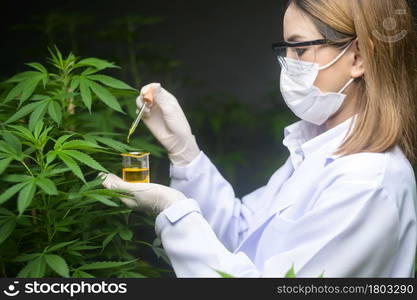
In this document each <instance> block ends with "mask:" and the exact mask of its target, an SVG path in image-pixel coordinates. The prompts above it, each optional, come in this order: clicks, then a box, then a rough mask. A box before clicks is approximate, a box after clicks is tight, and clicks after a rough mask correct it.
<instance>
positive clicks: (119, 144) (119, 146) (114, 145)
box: [94, 136, 135, 152]
mask: <svg viewBox="0 0 417 300" xmlns="http://www.w3.org/2000/svg"><path fill="white" fill-rule="evenodd" d="M94 138H95V139H96V140H97V141H98V142H100V143H102V144H104V145H106V146H109V147H111V148H113V149H115V150H117V151H120V152H125V151H126V150H133V149H135V148H133V147H130V146H129V145H126V144H124V143H122V142H119V141H116V140H113V139H111V138H107V137H101V136H97V137H94Z"/></svg>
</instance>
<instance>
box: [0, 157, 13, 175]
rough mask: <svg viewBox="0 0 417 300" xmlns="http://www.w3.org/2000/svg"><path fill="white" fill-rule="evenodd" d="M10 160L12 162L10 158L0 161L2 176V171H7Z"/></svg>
mask: <svg viewBox="0 0 417 300" xmlns="http://www.w3.org/2000/svg"><path fill="white" fill-rule="evenodd" d="M12 160H13V158H12V157H8V158H5V159H1V160H0V174H2V173H3V172H4V170H6V169H7V167H8V166H9V164H10V163H11V162H12Z"/></svg>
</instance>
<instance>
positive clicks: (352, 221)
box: [155, 180, 399, 278]
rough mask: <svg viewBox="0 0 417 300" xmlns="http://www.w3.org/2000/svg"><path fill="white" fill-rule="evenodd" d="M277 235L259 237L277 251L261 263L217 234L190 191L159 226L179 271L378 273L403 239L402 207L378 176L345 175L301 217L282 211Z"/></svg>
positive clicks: (275, 224)
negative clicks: (231, 247)
mask: <svg viewBox="0 0 417 300" xmlns="http://www.w3.org/2000/svg"><path fill="white" fill-rule="evenodd" d="M268 230H270V231H272V233H273V234H272V235H271V234H269V236H270V238H271V239H270V240H268V241H264V242H263V244H261V245H253V246H254V247H255V246H256V247H258V250H259V251H261V252H264V253H266V252H265V251H262V248H264V249H263V250H266V249H267V250H268V251H271V250H272V253H271V255H269V256H268V257H266V258H265V259H264V260H263V262H262V264H259V263H258V265H255V263H254V262H253V261H251V260H250V259H249V257H248V256H247V255H246V254H245V253H244V252H241V251H239V252H236V253H232V252H230V251H229V250H228V249H226V248H225V247H224V245H223V244H222V243H221V242H220V241H219V240H218V238H217V237H216V235H215V233H214V232H213V230H212V228H211V227H210V225H209V224H208V223H207V221H206V220H205V218H204V217H203V216H202V214H201V210H200V207H199V204H198V202H197V201H195V200H194V199H191V198H188V199H186V200H184V201H181V202H178V203H175V204H174V205H172V206H170V207H168V208H167V209H165V210H164V211H162V212H161V213H160V214H159V215H158V216H157V218H156V221H155V231H156V234H157V236H159V237H160V238H161V241H162V244H163V247H164V249H165V251H166V253H167V255H168V257H169V259H170V261H171V264H172V266H173V268H174V271H175V273H176V275H177V276H178V277H219V275H218V274H217V273H216V272H215V271H213V269H216V270H221V271H224V272H226V273H228V274H231V275H233V276H235V277H277V278H278V277H284V276H285V274H286V272H287V271H288V269H289V268H290V267H291V266H292V265H294V269H295V272H296V274H297V276H298V277H318V276H319V275H320V274H322V272H323V274H324V277H373V276H375V274H382V273H383V270H384V268H390V264H391V262H392V260H391V257H392V254H393V253H394V252H395V251H397V249H398V246H399V217H398V208H397V206H396V205H395V203H394V202H393V201H392V199H391V198H390V197H389V195H388V194H387V192H386V191H385V190H384V189H383V188H382V187H380V186H379V185H378V184H376V183H374V182H361V181H343V180H342V181H340V182H339V183H336V184H334V185H332V186H331V187H329V188H328V189H326V190H325V191H324V192H323V193H322V195H321V196H320V197H319V199H318V200H317V202H316V203H315V207H314V208H313V209H312V210H311V211H309V212H308V213H306V214H304V215H303V216H302V217H300V218H299V219H296V220H289V219H285V218H283V217H282V216H279V215H278V216H276V217H275V218H273V219H272V221H271V222H270V223H269V224H268Z"/></svg>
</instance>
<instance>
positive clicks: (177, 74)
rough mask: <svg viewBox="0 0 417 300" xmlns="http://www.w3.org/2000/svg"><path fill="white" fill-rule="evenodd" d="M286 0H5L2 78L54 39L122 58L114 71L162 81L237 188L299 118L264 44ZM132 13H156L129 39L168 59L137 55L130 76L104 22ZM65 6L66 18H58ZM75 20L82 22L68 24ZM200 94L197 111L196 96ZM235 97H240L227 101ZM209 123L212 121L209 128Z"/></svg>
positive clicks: (257, 173) (262, 166)
mask: <svg viewBox="0 0 417 300" xmlns="http://www.w3.org/2000/svg"><path fill="white" fill-rule="evenodd" d="M284 2H285V1H272V0H264V1H262V2H257V1H248V0H246V1H184V0H182V1H162V0H156V1H126V0H120V1H109V0H103V1H79V0H73V1H36V2H35V1H28V2H18V1H3V5H2V12H3V16H2V18H1V22H2V25H1V27H0V28H1V36H2V47H1V49H0V53H1V72H0V79H6V78H8V77H9V76H11V75H13V74H15V73H17V72H21V71H24V70H27V68H26V66H25V65H24V63H26V62H32V61H39V62H44V61H45V57H47V56H48V51H47V46H48V45H53V44H56V45H57V46H58V47H59V48H60V49H61V51H62V52H63V53H64V54H66V53H68V51H71V50H72V51H73V52H75V54H76V55H78V56H81V57H90V56H94V57H98V58H102V59H107V60H110V61H114V62H116V63H117V64H119V65H121V66H122V67H123V72H122V73H121V74H116V77H119V78H121V79H122V80H124V81H126V82H128V83H130V84H132V85H134V86H135V87H136V88H138V89H140V87H141V86H143V85H146V84H148V83H151V82H160V83H161V84H162V86H163V87H164V88H165V89H167V90H168V91H170V92H171V93H172V94H173V95H175V96H176V98H177V99H178V101H179V102H180V104H181V106H182V107H183V109H184V111H185V112H186V115H187V117H188V119H189V122H190V123H191V127H192V128H193V131H194V133H195V135H196V136H197V138H198V142H199V145H200V147H201V149H202V150H203V151H205V152H206V153H207V154H208V155H209V157H210V158H211V159H212V160H213V161H214V162H215V163H216V166H217V167H218V168H219V169H220V170H221V172H222V174H224V176H225V177H226V178H227V179H228V180H229V181H230V182H231V183H232V184H233V186H234V188H235V191H236V194H237V196H239V197H242V196H243V195H245V194H247V193H249V192H251V191H252V190H254V189H256V188H257V187H259V186H260V185H263V184H266V182H267V180H268V179H269V177H270V176H271V175H272V173H273V172H274V171H275V170H276V169H277V168H278V167H279V166H280V165H281V164H282V163H283V162H284V159H285V156H286V155H288V154H287V150H286V148H284V147H283V146H282V138H283V126H284V125H288V124H289V122H292V121H296V120H297V119H296V118H295V117H294V116H293V115H292V114H291V112H290V111H289V110H288V109H287V107H286V106H285V104H284V103H283V101H282V100H281V99H280V95H279V71H280V70H279V66H278V63H277V61H276V58H275V56H274V53H273V51H272V50H271V46H270V45H271V43H273V42H276V41H278V40H280V39H281V30H282V29H281V27H282V25H281V23H282V14H283V3H284ZM55 14H58V15H57V16H54V15H55ZM138 14H140V15H144V16H156V17H160V18H161V21H160V22H159V23H157V24H154V25H150V26H144V27H143V28H142V29H141V30H139V31H138V32H137V33H135V35H134V42H135V44H136V45H137V46H138V45H139V46H140V45H147V44H149V43H150V44H152V45H153V46H152V47H153V48H152V50H151V52H152V53H158V58H156V59H155V60H158V59H159V60H160V57H162V58H163V59H166V60H171V61H170V63H171V65H170V66H172V65H173V66H174V67H167V68H168V71H166V69H167V68H166V65H165V66H163V67H159V68H158V67H155V66H151V67H150V66H148V65H146V62H144V64H143V65H140V68H137V69H138V73H140V75H141V78H140V82H139V83H137V82H136V84H135V80H134V79H133V78H132V76H131V75H132V74H129V73H128V72H124V71H125V70H126V71H129V68H130V65H129V59H128V51H127V47H126V42H125V41H122V42H120V40H117V38H118V36H117V34H116V38H115V37H114V36H112V35H111V30H113V29H114V23H115V22H118V19H119V18H120V17H124V16H128V15H138ZM65 16H69V17H70V18H72V19H71V20H72V21H70V22H68V21H66V23H65V22H64V24H60V21H59V20H60V19H64V17H65ZM74 21H75V22H80V24H78V25H77V26H76V29H75V30H74V32H73V33H72V34H71V32H70V30H69V28H70V25H71V24H73V23H71V22H74ZM119 37H120V36H119ZM74 40H76V42H75V43H74ZM124 60H126V61H124ZM150 60H152V59H148V61H150ZM167 64H169V63H167ZM164 67H165V69H164ZM207 97H208V98H207ZM212 98H214V99H216V100H211V99H212ZM207 101H210V103H211V106H210V107H208V108H207V109H206V110H205V111H204V115H203V113H202V107H201V106H200V104H201V103H205V102H207ZM234 101H235V102H236V103H237V106H241V107H240V108H239V107H236V109H234V104H233V103H235V102H234ZM237 112H240V114H239V113H237ZM274 112H275V113H274ZM230 115H233V116H230ZM212 116H214V118H212ZM229 116H230V117H229ZM207 123H210V124H207ZM207 126H209V127H210V126H211V127H215V129H213V130H210V131H211V132H207V131H205V130H204V128H206V127H207ZM127 130H128V129H127V128H126V131H127ZM224 131H227V133H225V132H224ZM249 131H250V132H251V133H250V134H249V133H248V132H249ZM213 132H214V133H213ZM219 140H223V141H222V142H219ZM244 141H246V142H244ZM162 161H163V162H162V165H163V167H161V168H162V170H161V171H160V172H165V174H167V172H168V170H167V169H168V161H167V159H162ZM238 174H239V175H238ZM161 177H162V176H160V177H159V178H160V179H159V180H160V182H162V183H165V184H167V183H168V181H167V180H166V179H164V178H161Z"/></svg>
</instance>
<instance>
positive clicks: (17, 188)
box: [0, 182, 29, 204]
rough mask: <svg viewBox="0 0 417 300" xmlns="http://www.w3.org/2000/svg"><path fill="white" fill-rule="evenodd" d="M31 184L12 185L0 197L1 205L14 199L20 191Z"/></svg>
mask: <svg viewBox="0 0 417 300" xmlns="http://www.w3.org/2000/svg"><path fill="white" fill-rule="evenodd" d="M27 184H29V182H21V183H18V184H15V185H12V186H11V187H9V188H8V189H7V190H6V191H4V192H2V194H1V195H0V204H2V203H4V202H6V201H7V200H9V199H10V198H11V197H13V196H14V195H15V194H16V193H17V192H18V191H20V190H21V189H22V188H24V187H25V186H26V185H27Z"/></svg>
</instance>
